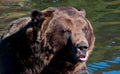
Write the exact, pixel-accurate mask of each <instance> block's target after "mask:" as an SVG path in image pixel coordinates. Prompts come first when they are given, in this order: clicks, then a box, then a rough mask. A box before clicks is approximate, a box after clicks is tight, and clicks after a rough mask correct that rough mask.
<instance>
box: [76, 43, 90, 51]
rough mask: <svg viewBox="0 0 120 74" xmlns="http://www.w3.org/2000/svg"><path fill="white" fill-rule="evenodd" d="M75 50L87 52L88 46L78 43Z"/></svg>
mask: <svg viewBox="0 0 120 74" xmlns="http://www.w3.org/2000/svg"><path fill="white" fill-rule="evenodd" d="M77 48H79V49H80V50H87V49H88V44H87V43H85V42H80V43H78V44H77Z"/></svg>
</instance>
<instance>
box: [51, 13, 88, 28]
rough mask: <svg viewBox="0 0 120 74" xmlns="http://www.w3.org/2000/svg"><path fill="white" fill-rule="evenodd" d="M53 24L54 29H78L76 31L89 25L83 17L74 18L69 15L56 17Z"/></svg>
mask: <svg viewBox="0 0 120 74" xmlns="http://www.w3.org/2000/svg"><path fill="white" fill-rule="evenodd" d="M51 23H52V25H53V27H56V26H59V25H61V26H63V27H64V28H72V29H73V28H76V29H77V28H79V29H80V28H84V27H85V26H86V25H87V24H88V23H87V21H86V20H85V19H84V18H83V17H81V16H79V17H76V18H72V17H71V16H69V15H67V14H62V15H59V16H56V17H54V18H53V20H52V21H51ZM55 25H56V26H55Z"/></svg>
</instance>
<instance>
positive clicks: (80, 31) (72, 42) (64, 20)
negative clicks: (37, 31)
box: [46, 12, 89, 63]
mask: <svg viewBox="0 0 120 74" xmlns="http://www.w3.org/2000/svg"><path fill="white" fill-rule="evenodd" d="M54 14H55V13H54ZM78 14H79V12H78ZM88 25H89V23H88V21H87V20H86V19H85V18H84V17H83V16H81V15H78V16H74V17H73V18H71V16H69V15H68V14H59V15H57V16H56V15H54V17H53V19H52V20H51V21H50V23H49V26H48V28H47V31H46V39H47V43H48V45H50V48H52V49H53V51H54V52H55V53H56V52H57V55H61V56H60V57H59V58H61V60H62V59H65V60H66V61H68V62H71V63H78V62H85V61H86V60H87V59H88V55H89V54H88V53H87V52H88V50H89V42H88V40H87V37H86V36H87V31H88V29H89V26H88Z"/></svg>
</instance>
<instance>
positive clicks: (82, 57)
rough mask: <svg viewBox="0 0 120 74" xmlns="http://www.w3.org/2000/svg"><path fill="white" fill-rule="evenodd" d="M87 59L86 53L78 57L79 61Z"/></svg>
mask: <svg viewBox="0 0 120 74" xmlns="http://www.w3.org/2000/svg"><path fill="white" fill-rule="evenodd" d="M86 60H87V56H86V55H80V56H79V57H78V61H83V62H84V61H86Z"/></svg>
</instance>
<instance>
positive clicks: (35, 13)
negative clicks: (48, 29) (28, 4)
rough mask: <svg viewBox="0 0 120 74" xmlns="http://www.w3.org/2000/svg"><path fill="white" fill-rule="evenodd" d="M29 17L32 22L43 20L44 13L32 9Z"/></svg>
mask: <svg viewBox="0 0 120 74" xmlns="http://www.w3.org/2000/svg"><path fill="white" fill-rule="evenodd" d="M31 19H32V21H33V22H40V21H43V20H44V15H43V13H42V12H40V11H39V10H33V11H32V13H31Z"/></svg>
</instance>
